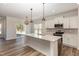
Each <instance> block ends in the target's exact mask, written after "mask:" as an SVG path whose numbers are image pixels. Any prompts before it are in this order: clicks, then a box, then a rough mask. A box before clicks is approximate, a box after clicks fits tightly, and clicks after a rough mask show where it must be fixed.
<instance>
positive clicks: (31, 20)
mask: <svg viewBox="0 0 79 59" xmlns="http://www.w3.org/2000/svg"><path fill="white" fill-rule="evenodd" d="M30 10H31V21H30V23H33V20H32V10H33V9H32V8H31V9H30Z"/></svg>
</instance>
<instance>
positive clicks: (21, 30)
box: [16, 24, 25, 34]
mask: <svg viewBox="0 0 79 59" xmlns="http://www.w3.org/2000/svg"><path fill="white" fill-rule="evenodd" d="M21 33H25V31H24V25H23V24H17V25H16V34H21Z"/></svg>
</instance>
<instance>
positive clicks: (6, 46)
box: [0, 39, 79, 56]
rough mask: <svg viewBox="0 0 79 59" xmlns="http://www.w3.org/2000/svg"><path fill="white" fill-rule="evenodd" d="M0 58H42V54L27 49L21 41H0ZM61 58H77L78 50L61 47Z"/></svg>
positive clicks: (29, 48)
mask: <svg viewBox="0 0 79 59" xmlns="http://www.w3.org/2000/svg"><path fill="white" fill-rule="evenodd" d="M0 56H44V55H43V54H42V53H40V52H38V51H36V50H34V49H32V48H31V47H27V46H26V45H24V44H23V40H22V39H17V40H8V41H6V40H3V39H0ZM61 56H79V50H77V49H75V48H72V47H68V46H63V51H62V54H61Z"/></svg>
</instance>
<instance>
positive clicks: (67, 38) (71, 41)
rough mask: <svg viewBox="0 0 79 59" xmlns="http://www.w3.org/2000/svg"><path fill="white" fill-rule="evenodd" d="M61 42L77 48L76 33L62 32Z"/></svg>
mask: <svg viewBox="0 0 79 59" xmlns="http://www.w3.org/2000/svg"><path fill="white" fill-rule="evenodd" d="M63 44H64V45H67V46H70V47H75V48H77V34H64V35H63Z"/></svg>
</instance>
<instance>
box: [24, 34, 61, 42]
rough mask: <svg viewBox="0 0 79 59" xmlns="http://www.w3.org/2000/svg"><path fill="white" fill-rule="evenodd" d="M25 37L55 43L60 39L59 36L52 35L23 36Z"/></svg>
mask: <svg viewBox="0 0 79 59" xmlns="http://www.w3.org/2000/svg"><path fill="white" fill-rule="evenodd" d="M23 35H25V36H29V37H33V38H37V39H40V40H47V41H57V40H58V39H60V38H61V37H59V36H53V35H38V34H34V33H31V34H23Z"/></svg>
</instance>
